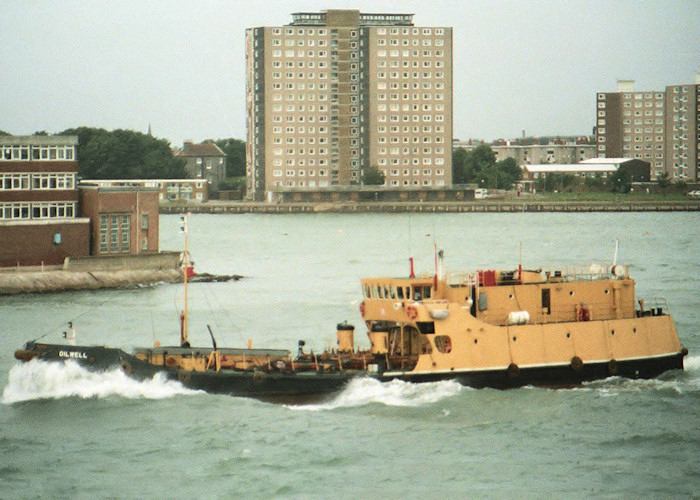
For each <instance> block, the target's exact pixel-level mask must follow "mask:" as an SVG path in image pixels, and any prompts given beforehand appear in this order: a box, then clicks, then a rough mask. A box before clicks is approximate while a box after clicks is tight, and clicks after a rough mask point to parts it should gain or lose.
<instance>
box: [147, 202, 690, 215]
mask: <svg viewBox="0 0 700 500" xmlns="http://www.w3.org/2000/svg"><path fill="white" fill-rule="evenodd" d="M697 211H700V201H698V200H688V201H637V200H631V201H619V202H616V201H612V202H609V201H606V202H597V201H525V200H522V201H521V200H517V201H516V200H513V201H507V200H501V201H478V202H406V203H402V202H367V203H363V202H357V203H353V202H347V201H346V202H335V203H303V202H301V203H250V202H222V201H214V202H212V201H210V202H208V203H202V204H197V205H169V204H161V206H160V213H162V214H171V213H182V212H193V213H209V214H242V213H264V214H288V213H320V212H328V213H406V212H409V213H410V212H444V213H461V212H697Z"/></svg>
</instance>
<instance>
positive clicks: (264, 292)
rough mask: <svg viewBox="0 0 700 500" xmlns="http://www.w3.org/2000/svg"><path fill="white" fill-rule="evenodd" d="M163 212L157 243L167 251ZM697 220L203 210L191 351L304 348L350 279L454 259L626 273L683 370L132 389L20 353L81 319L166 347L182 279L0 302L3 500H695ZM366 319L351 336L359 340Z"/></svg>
mask: <svg viewBox="0 0 700 500" xmlns="http://www.w3.org/2000/svg"><path fill="white" fill-rule="evenodd" d="M176 227H177V218H176V217H175V216H164V217H162V218H161V239H162V244H161V247H162V248H164V249H177V248H179V246H180V245H181V239H180V237H179V236H178V235H177V233H176ZM699 228H700V215H697V214H694V213H688V214H684V213H668V214H667V213H658V214H449V215H447V214H441V215H411V216H409V215H361V216H358V215H335V214H334V215H330V214H324V215H299V216H296V215H290V216H280V215H273V216H265V215H239V216H226V215H214V216H206V215H198V216H193V217H192V221H191V233H190V242H191V250H192V253H193V256H194V258H195V260H196V263H197V267H198V269H199V270H201V271H207V272H212V273H222V274H231V273H237V274H243V275H245V276H247V278H246V279H244V280H242V281H239V282H233V283H211V284H195V285H193V286H192V290H191V291H192V293H191V297H192V311H191V313H192V323H191V325H192V326H191V337H192V340H193V343H197V344H206V345H208V343H209V337H208V332H207V330H206V324H210V325H211V326H212V328H213V329H214V331H215V333H216V335H217V340H218V342H219V345H224V344H226V345H232V346H236V345H243V344H244V343H245V342H246V341H247V339H248V338H250V339H252V340H253V344H254V346H255V347H265V346H270V347H286V348H290V349H294V348H295V345H296V341H297V340H298V339H301V338H303V339H306V340H307V343H308V345H310V346H311V347H313V348H314V349H316V350H319V349H322V348H323V347H324V346H325V345H326V344H327V343H328V342H330V341H332V338H333V335H334V327H335V323H337V322H338V321H342V320H345V319H347V320H349V321H350V322H354V323H355V324H356V325H358V326H359V324H360V322H359V319H360V318H359V314H358V312H357V310H358V304H359V297H360V293H359V292H360V289H359V279H360V278H361V277H362V276H369V275H406V274H407V272H408V256H409V255H413V256H414V257H416V261H417V269H422V270H426V271H429V270H431V268H432V265H433V244H434V243H437V245H438V246H439V247H440V248H444V249H445V252H446V256H447V262H448V265H449V267H450V268H451V269H455V270H456V269H463V268H468V269H475V268H484V267H504V266H512V267H515V266H517V263H518V260H519V254H520V243H521V242H522V255H523V265H524V266H525V267H540V266H541V265H545V266H549V265H550V264H576V263H584V264H587V263H590V262H610V261H611V260H612V256H613V249H614V239H615V238H619V239H620V249H619V258H618V261H620V262H626V263H629V264H630V266H631V270H632V274H633V276H634V277H635V279H636V280H637V285H638V294H639V295H640V296H642V297H652V296H661V297H665V298H666V299H668V301H669V303H670V305H671V312H672V313H673V315H674V318H675V319H676V325H677V327H678V330H679V333H680V335H681V340H682V342H683V343H684V345H685V346H687V347H688V348H689V349H690V356H689V357H688V358H686V371H685V372H682V373H680V372H675V373H667V374H665V375H664V376H663V377H661V378H660V379H658V380H651V381H629V380H623V379H619V378H611V379H608V380H604V381H599V382H595V383H592V384H588V385H586V386H583V387H581V388H578V389H573V390H549V389H535V388H524V389H517V390H509V391H497V390H491V389H481V390H474V389H469V388H464V387H461V386H459V385H458V384H455V383H453V382H439V383H434V384H420V385H413V384H407V383H402V382H392V383H388V384H379V383H377V382H376V381H370V380H363V381H356V382H355V383H353V384H351V385H350V386H349V387H348V388H347V390H346V391H344V392H343V393H341V394H340V395H338V397H337V398H335V399H334V400H332V401H330V402H327V403H324V404H319V405H311V406H303V407H299V406H296V407H295V406H284V405H272V404H267V403H262V402H259V401H255V400H249V399H243V398H232V397H228V396H215V395H209V394H205V393H201V392H197V391H189V390H185V389H184V388H182V387H181V386H179V384H177V383H173V382H168V381H165V380H163V379H160V378H157V377H156V378H155V379H153V380H149V381H145V382H135V381H132V380H130V379H128V378H126V377H124V376H123V375H122V374H121V373H119V372H116V371H115V372H111V373H106V374H93V373H89V372H86V371H84V370H82V369H81V368H80V367H78V366H77V365H71V364H68V365H66V366H56V365H51V364H46V363H38V362H33V363H29V364H26V365H19V363H17V362H15V361H14V360H13V359H12V352H13V350H14V349H15V348H17V347H19V346H21V345H22V344H23V343H24V341H26V340H27V339H30V338H36V337H39V336H42V335H46V336H45V337H44V338H45V339H46V340H47V341H57V340H59V338H60V334H61V332H62V331H63V330H64V329H65V322H66V321H69V320H74V321H75V324H76V326H77V328H78V340H79V342H82V343H100V344H103V343H106V344H109V345H113V346H127V347H129V346H135V345H149V344H152V342H153V341H154V340H155V339H158V340H160V341H161V342H164V343H166V342H167V343H171V342H174V341H176V339H177V338H178V337H177V335H178V326H177V319H176V310H177V308H178V307H179V303H180V301H181V295H182V293H181V291H180V289H179V287H178V286H176V285H162V286H158V287H144V288H138V289H130V290H116V291H100V292H75V293H62V294H54V295H31V296H22V297H2V298H0V318H2V324H3V338H4V340H5V348H4V349H2V350H1V351H0V387H2V391H3V392H2V400H1V404H0V457H2V458H0V485H2V489H1V490H0V491H2V493H0V497H2V498H38V497H42V498H44V497H47V498H94V497H113V498H127V497H134V498H136V497H139V498H219V497H233V498H240V497H246V498H260V497H270V496H271V497H281V498H288V497H291V498H355V497H366V498H398V497H409V498H417V497H426V498H454V497H458V498H474V497H487V498H502V497H516V496H517V497H525V498H542V497H559V498H561V497H564V496H566V497H570V496H573V497H577V498H581V497H595V498H599V497H604V498H609V497H612V498H619V497H622V498H638V497H641V498H649V497H661V498H666V497H673V498H692V497H697V496H698V495H700V472H698V471H699V470H700V469H699V468H698V466H697V464H698V458H697V457H698V453H699V452H700V425H699V424H700V332H699V331H698V330H699V328H698V327H699V325H700V284H698V283H699V281H698V276H700V258H699V257H698V248H700V229H699ZM361 336H362V329H361V328H359V327H358V329H357V333H356V338H357V340H358V341H359V342H361V343H363V344H362V345H363V346H364V347H366V346H367V345H368V343H367V342H366V341H365V340H364V339H361V338H360V337H361Z"/></svg>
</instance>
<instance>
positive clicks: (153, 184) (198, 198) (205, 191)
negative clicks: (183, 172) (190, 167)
mask: <svg viewBox="0 0 700 500" xmlns="http://www.w3.org/2000/svg"><path fill="white" fill-rule="evenodd" d="M83 185H84V186H87V185H92V186H100V187H143V188H154V189H156V190H157V191H158V199H159V200H160V201H187V202H196V203H201V202H205V201H208V200H209V183H208V182H207V181H206V180H203V179H90V180H85V181H82V182H81V186H83Z"/></svg>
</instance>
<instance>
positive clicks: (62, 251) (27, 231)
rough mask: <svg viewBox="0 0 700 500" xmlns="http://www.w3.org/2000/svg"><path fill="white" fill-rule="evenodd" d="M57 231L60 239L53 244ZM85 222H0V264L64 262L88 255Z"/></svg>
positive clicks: (29, 264)
mask: <svg viewBox="0 0 700 500" xmlns="http://www.w3.org/2000/svg"><path fill="white" fill-rule="evenodd" d="M57 233H60V235H61V242H60V243H58V244H56V243H54V234H57ZM89 237H90V226H89V223H88V222H87V221H76V222H59V223H48V222H46V221H45V220H42V221H41V223H39V224H36V223H3V224H0V267H7V266H16V265H17V263H18V262H19V265H20V266H38V265H41V263H42V261H43V263H44V264H46V265H56V264H63V260H64V259H65V258H66V257H72V256H87V255H89V254H90V241H89Z"/></svg>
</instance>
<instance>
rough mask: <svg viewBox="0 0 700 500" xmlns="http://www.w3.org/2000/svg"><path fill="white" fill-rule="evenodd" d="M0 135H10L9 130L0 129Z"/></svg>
mask: <svg viewBox="0 0 700 500" xmlns="http://www.w3.org/2000/svg"><path fill="white" fill-rule="evenodd" d="M0 135H12V134H11V133H9V132H5V131H4V130H0Z"/></svg>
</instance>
